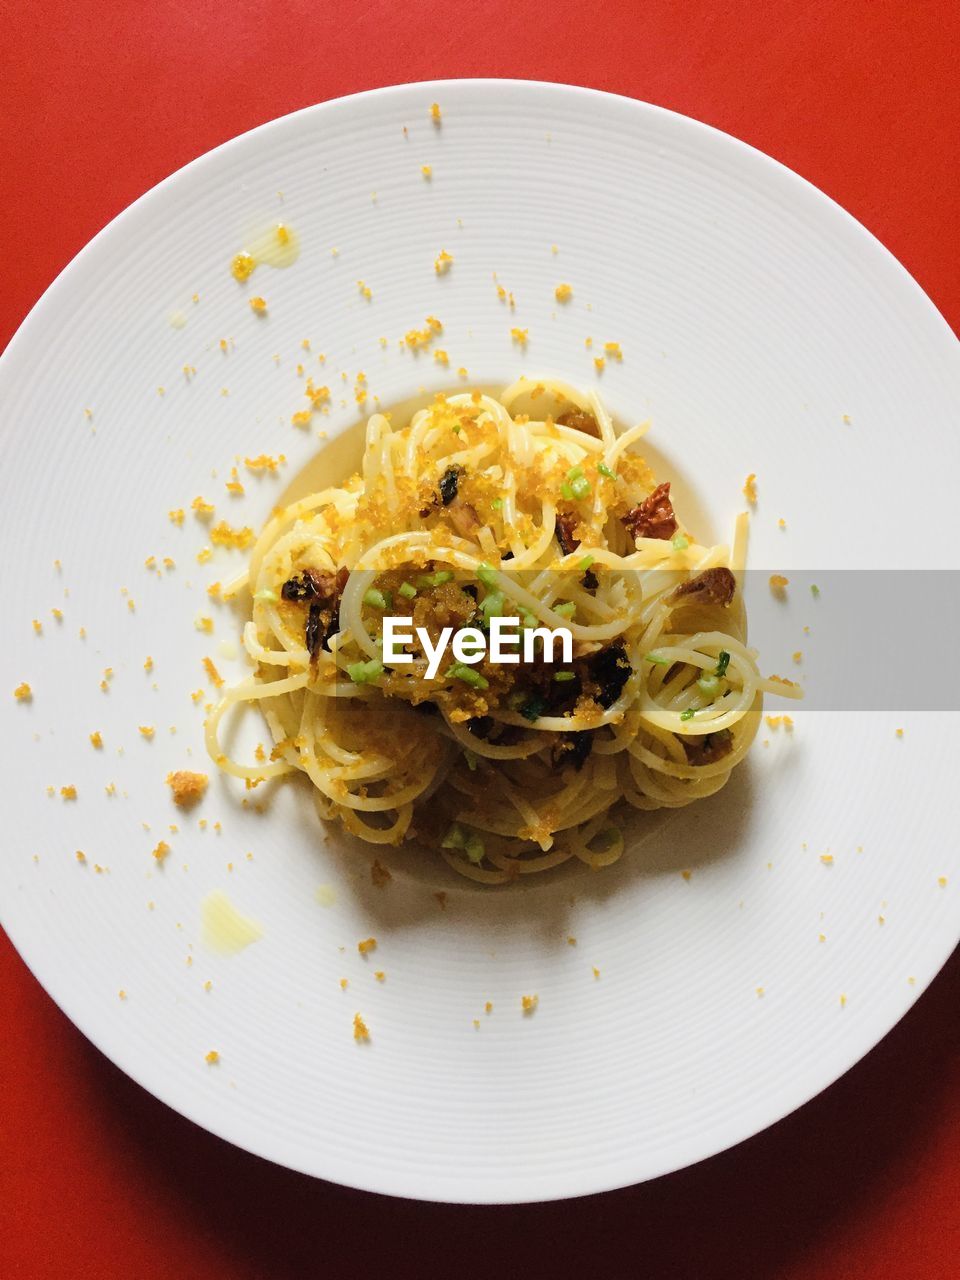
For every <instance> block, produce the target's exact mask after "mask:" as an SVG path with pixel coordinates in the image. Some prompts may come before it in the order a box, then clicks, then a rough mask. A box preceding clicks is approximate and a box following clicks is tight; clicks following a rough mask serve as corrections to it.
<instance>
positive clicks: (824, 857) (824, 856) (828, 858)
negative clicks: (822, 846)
mask: <svg viewBox="0 0 960 1280" xmlns="http://www.w3.org/2000/svg"><path fill="white" fill-rule="evenodd" d="M820 861H821V862H822V863H823V865H824V866H825V867H832V866H833V854H832V853H821V855H820Z"/></svg>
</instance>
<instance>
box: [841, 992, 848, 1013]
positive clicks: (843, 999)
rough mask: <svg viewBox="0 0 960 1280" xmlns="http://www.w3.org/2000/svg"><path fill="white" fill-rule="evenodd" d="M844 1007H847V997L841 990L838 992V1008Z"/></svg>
mask: <svg viewBox="0 0 960 1280" xmlns="http://www.w3.org/2000/svg"><path fill="white" fill-rule="evenodd" d="M846 1007H847V997H846V996H845V995H844V993H843V992H841V993H840V1008H841V1009H845V1008H846Z"/></svg>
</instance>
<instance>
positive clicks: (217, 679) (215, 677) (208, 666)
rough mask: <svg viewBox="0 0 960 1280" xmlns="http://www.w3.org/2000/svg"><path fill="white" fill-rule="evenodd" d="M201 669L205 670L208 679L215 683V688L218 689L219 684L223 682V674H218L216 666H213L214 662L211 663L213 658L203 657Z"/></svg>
mask: <svg viewBox="0 0 960 1280" xmlns="http://www.w3.org/2000/svg"><path fill="white" fill-rule="evenodd" d="M203 669H204V671H206V673H207V676H208V678H209V679H210V681H211V682H212V683H213V684H215V685H216V686H217V688H218V689H219V688H220V687H221V685H222V684H223V676H222V675H221V674H220V672H219V671H218V670H217V668H216V667H215V666H214V664H213V659H212V658H204V660H203Z"/></svg>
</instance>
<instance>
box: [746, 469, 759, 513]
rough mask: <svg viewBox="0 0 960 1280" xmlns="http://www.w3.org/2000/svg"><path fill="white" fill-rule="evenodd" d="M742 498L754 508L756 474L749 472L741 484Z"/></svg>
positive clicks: (755, 500)
mask: <svg viewBox="0 0 960 1280" xmlns="http://www.w3.org/2000/svg"><path fill="white" fill-rule="evenodd" d="M743 496H744V497H745V498H746V500H747V501H748V502H749V503H750V504H751V505H752V506H756V502H757V474H756V472H755V471H751V472H750V474H749V475H748V476H747V478H746V480H744V482H743Z"/></svg>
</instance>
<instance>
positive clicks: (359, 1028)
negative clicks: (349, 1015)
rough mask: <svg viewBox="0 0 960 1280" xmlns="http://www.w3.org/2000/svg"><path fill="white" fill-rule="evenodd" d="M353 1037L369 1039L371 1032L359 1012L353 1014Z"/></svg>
mask: <svg viewBox="0 0 960 1280" xmlns="http://www.w3.org/2000/svg"><path fill="white" fill-rule="evenodd" d="M353 1038H354V1040H369V1039H370V1032H369V1031H368V1030H367V1024H366V1023H365V1022H364V1020H363V1019H362V1018H361V1017H360V1015H359V1013H355V1014H354V1015H353Z"/></svg>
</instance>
